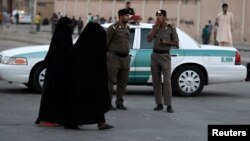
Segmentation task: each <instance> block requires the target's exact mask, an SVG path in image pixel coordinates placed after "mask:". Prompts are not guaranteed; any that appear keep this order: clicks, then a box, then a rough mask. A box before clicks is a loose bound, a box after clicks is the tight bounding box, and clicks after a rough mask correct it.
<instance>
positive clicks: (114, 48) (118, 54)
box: [107, 9, 130, 110]
mask: <svg viewBox="0 0 250 141" xmlns="http://www.w3.org/2000/svg"><path fill="white" fill-rule="evenodd" d="M118 16H119V21H118V22H117V23H115V24H112V25H111V26H110V27H109V28H108V29H107V44H108V56H107V65H108V89H109V93H110V96H111V106H110V109H111V110H115V109H116V108H117V109H121V110H127V107H125V106H124V105H123V101H124V100H123V95H124V94H125V91H126V87H127V82H128V74H129V69H130V55H129V34H130V30H129V26H128V25H127V22H128V19H129V11H128V10H127V9H121V10H119V11H118ZM115 81H116V85H117V93H116V108H115V107H113V106H112V97H113V95H114V89H113V87H114V82H115Z"/></svg>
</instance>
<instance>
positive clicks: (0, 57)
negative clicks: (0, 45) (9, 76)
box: [0, 55, 3, 63]
mask: <svg viewBox="0 0 250 141" xmlns="http://www.w3.org/2000/svg"><path fill="white" fill-rule="evenodd" d="M2 58H3V56H2V55H0V63H2Z"/></svg>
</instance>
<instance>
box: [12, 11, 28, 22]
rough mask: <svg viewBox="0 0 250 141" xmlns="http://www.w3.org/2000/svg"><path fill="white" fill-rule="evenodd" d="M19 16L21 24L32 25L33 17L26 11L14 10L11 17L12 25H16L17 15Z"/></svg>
mask: <svg viewBox="0 0 250 141" xmlns="http://www.w3.org/2000/svg"><path fill="white" fill-rule="evenodd" d="M17 12H18V14H19V23H21V24H31V23H32V15H31V14H29V13H27V12H25V11H24V10H13V11H12V15H11V21H12V23H16V17H15V15H16V13H17Z"/></svg>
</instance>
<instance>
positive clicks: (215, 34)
mask: <svg viewBox="0 0 250 141" xmlns="http://www.w3.org/2000/svg"><path fill="white" fill-rule="evenodd" d="M217 29H218V23H217V21H215V23H214V30H213V33H214V45H216V46H217V45H219V43H218V41H217V39H216V38H217Z"/></svg>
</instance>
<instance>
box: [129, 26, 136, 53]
mask: <svg viewBox="0 0 250 141" xmlns="http://www.w3.org/2000/svg"><path fill="white" fill-rule="evenodd" d="M134 38H135V28H131V29H130V36H129V48H130V49H132V48H133V44H134Z"/></svg>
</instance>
